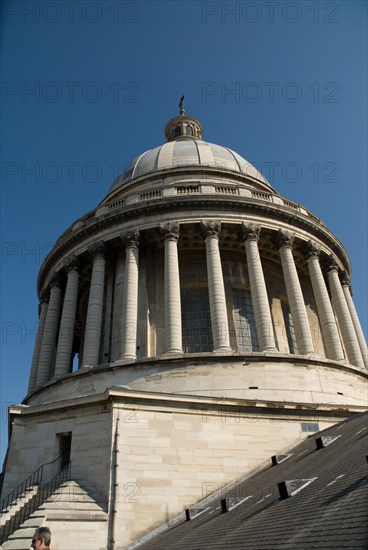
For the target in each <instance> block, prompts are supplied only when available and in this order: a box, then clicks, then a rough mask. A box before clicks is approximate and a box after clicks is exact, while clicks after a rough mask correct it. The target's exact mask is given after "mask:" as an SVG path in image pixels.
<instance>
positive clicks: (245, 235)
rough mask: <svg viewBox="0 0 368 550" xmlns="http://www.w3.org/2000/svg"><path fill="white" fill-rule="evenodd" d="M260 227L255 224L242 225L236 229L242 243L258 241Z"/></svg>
mask: <svg viewBox="0 0 368 550" xmlns="http://www.w3.org/2000/svg"><path fill="white" fill-rule="evenodd" d="M260 232H261V226H260V225H258V224H256V223H244V222H243V223H242V224H241V225H240V226H239V229H238V235H239V237H240V238H241V239H242V240H243V241H247V240H248V239H249V240H252V241H258V238H259V234H260Z"/></svg>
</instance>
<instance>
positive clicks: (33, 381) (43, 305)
mask: <svg viewBox="0 0 368 550" xmlns="http://www.w3.org/2000/svg"><path fill="white" fill-rule="evenodd" d="M49 299H50V293H49V291H48V290H46V289H42V291H41V295H40V303H39V306H38V308H39V321H38V329H37V334H36V339H35V345H34V348H33V356H32V366H31V374H30V376H29V384H28V393H31V392H32V391H33V390H34V389H35V388H36V385H37V371H38V362H39V360H40V352H41V345H42V336H43V331H44V328H45V322H46V315H47V307H48V304H49Z"/></svg>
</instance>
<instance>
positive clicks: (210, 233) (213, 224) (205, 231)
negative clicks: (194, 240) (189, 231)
mask: <svg viewBox="0 0 368 550" xmlns="http://www.w3.org/2000/svg"><path fill="white" fill-rule="evenodd" d="M220 233H221V222H219V221H216V220H207V221H202V222H201V235H202V237H203V238H204V239H207V237H216V238H217V239H218V238H219V236H220Z"/></svg>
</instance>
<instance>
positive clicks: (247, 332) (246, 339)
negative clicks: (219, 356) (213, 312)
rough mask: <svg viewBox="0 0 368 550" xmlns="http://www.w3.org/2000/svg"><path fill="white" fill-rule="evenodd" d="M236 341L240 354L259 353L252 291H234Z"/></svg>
mask: <svg viewBox="0 0 368 550" xmlns="http://www.w3.org/2000/svg"><path fill="white" fill-rule="evenodd" d="M233 304H234V321H235V332H236V340H237V343H238V350H239V352H240V353H247V352H250V351H259V344H258V337H257V330H256V321H255V318H254V311H253V303H252V296H251V293H250V290H243V289H235V288H234V289H233Z"/></svg>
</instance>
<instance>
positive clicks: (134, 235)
mask: <svg viewBox="0 0 368 550" xmlns="http://www.w3.org/2000/svg"><path fill="white" fill-rule="evenodd" d="M120 238H121V240H122V242H123V245H124V246H125V247H127V248H128V247H134V248H139V240H140V238H139V229H133V230H132V231H127V232H126V233H122V234H121V235H120Z"/></svg>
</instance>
